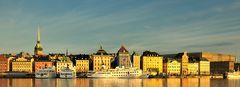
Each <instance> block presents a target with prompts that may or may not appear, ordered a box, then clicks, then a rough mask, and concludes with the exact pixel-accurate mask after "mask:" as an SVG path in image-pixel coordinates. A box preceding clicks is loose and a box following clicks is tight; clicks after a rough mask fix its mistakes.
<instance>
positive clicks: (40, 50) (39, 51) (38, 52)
mask: <svg viewBox="0 0 240 87" xmlns="http://www.w3.org/2000/svg"><path fill="white" fill-rule="evenodd" d="M34 55H36V56H42V55H43V48H42V46H41V44H40V27H39V25H38V32H37V44H36V46H35V48H34Z"/></svg>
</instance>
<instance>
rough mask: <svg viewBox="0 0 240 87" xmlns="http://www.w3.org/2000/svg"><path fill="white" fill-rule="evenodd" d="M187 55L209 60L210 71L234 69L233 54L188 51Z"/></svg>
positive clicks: (222, 71)
mask: <svg viewBox="0 0 240 87" xmlns="http://www.w3.org/2000/svg"><path fill="white" fill-rule="evenodd" d="M189 56H191V57H193V58H206V59H207V60H208V61H209V62H210V72H211V73H217V74H223V73H225V72H228V71H234V63H235V62H236V56H234V55H229V54H220V53H211V52H196V53H189ZM215 66H217V67H215Z"/></svg>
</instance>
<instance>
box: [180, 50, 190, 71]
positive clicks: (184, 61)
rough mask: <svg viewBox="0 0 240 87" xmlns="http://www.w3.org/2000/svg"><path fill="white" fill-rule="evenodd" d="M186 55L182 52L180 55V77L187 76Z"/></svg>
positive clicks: (185, 52)
mask: <svg viewBox="0 0 240 87" xmlns="http://www.w3.org/2000/svg"><path fill="white" fill-rule="evenodd" d="M188 58H189V57H188V55H187V51H184V52H183V55H182V61H181V74H182V75H187V73H188Z"/></svg>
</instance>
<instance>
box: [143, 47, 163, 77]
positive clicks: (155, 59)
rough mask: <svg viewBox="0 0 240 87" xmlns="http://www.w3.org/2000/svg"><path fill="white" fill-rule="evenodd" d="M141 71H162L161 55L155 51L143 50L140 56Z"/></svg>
mask: <svg viewBox="0 0 240 87" xmlns="http://www.w3.org/2000/svg"><path fill="white" fill-rule="evenodd" d="M141 62H142V65H141V68H142V70H143V72H151V73H152V72H156V73H158V74H160V73H162V72H163V57H162V56H160V55H159V54H158V53H156V52H150V51H145V52H143V55H142V58H141Z"/></svg>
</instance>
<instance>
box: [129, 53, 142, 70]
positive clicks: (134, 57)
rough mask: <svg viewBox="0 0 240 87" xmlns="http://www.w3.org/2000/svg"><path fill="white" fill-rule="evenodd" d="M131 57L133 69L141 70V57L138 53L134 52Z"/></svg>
mask: <svg viewBox="0 0 240 87" xmlns="http://www.w3.org/2000/svg"><path fill="white" fill-rule="evenodd" d="M131 57H132V58H131V59H132V64H133V67H136V68H138V69H140V65H141V64H140V55H139V54H138V53H137V52H136V51H134V52H133V54H132V56H131Z"/></svg>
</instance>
